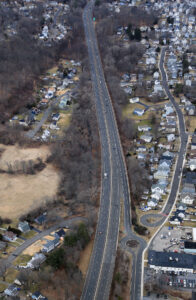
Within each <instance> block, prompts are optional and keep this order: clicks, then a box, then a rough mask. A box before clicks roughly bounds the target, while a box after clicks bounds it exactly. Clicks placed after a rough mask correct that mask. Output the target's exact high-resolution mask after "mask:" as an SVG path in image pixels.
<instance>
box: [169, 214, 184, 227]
mask: <svg viewBox="0 0 196 300" xmlns="http://www.w3.org/2000/svg"><path fill="white" fill-rule="evenodd" d="M182 221H183V219H182V218H181V217H177V216H173V217H171V218H170V219H169V223H170V224H173V225H180V224H181V222H182Z"/></svg>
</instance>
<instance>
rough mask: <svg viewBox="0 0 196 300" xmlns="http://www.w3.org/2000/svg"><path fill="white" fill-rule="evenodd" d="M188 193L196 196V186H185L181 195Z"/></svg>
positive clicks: (186, 184)
mask: <svg viewBox="0 0 196 300" xmlns="http://www.w3.org/2000/svg"><path fill="white" fill-rule="evenodd" d="M186 193H189V194H192V195H195V185H194V184H193V183H185V184H184V186H183V189H182V191H181V194H186Z"/></svg>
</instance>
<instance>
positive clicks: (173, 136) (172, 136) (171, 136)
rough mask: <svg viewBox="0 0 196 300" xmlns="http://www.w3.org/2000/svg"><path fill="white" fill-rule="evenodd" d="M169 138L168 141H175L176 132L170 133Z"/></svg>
mask: <svg viewBox="0 0 196 300" xmlns="http://www.w3.org/2000/svg"><path fill="white" fill-rule="evenodd" d="M167 140H168V142H173V141H175V134H173V133H170V134H168V135H167Z"/></svg>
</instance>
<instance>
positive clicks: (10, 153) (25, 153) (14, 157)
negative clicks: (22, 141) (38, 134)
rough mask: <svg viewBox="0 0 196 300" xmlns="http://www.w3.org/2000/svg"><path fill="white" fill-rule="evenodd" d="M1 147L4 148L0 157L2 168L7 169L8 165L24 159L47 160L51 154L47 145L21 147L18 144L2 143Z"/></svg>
mask: <svg viewBox="0 0 196 300" xmlns="http://www.w3.org/2000/svg"><path fill="white" fill-rule="evenodd" d="M0 149H2V150H4V151H3V152H2V154H1V158H0V169H1V170H4V171H7V169H8V165H12V166H13V165H14V164H15V163H16V162H18V163H20V162H22V161H25V162H27V161H29V160H32V161H35V160H37V159H38V158H41V159H42V161H45V160H46V159H47V157H48V156H49V155H50V151H49V148H48V147H47V146H41V147H39V148H20V147H19V146H17V145H14V146H5V145H2V144H0Z"/></svg>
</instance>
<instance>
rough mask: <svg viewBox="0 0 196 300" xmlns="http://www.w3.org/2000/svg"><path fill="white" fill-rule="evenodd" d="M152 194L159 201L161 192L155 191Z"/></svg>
mask: <svg viewBox="0 0 196 300" xmlns="http://www.w3.org/2000/svg"><path fill="white" fill-rule="evenodd" d="M151 196H152V198H154V199H156V200H157V201H159V200H160V199H161V194H159V193H158V192H156V193H153V194H152V195H151Z"/></svg>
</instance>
